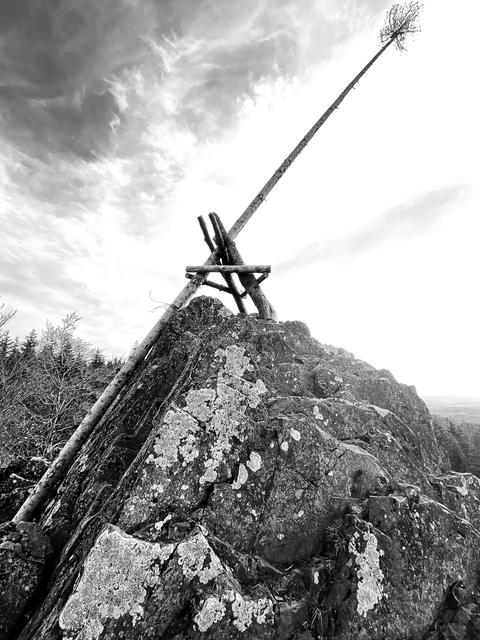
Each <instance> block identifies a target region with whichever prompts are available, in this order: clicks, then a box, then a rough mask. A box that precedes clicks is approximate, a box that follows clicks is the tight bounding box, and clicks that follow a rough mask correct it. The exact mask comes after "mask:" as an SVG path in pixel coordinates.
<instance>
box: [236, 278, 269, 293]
mask: <svg viewBox="0 0 480 640" xmlns="http://www.w3.org/2000/svg"><path fill="white" fill-rule="evenodd" d="M268 276H269V274H268V273H262V275H261V276H260V277H259V278H257V279H256V282H257V284H261V283H262V282H263V281H264V280H266V279H267V278H268ZM240 296H241V297H242V298H246V297H247V296H248V291H246V290H245V291H243V293H241V294H240Z"/></svg>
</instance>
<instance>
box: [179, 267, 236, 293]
mask: <svg viewBox="0 0 480 640" xmlns="http://www.w3.org/2000/svg"><path fill="white" fill-rule="evenodd" d="M185 277H186V278H188V279H189V280H191V279H192V278H194V277H195V276H194V275H193V273H186V274H185ZM203 284H204V285H206V286H207V287H212V288H213V289H218V291H223V292H224V293H231V291H230V289H229V288H228V287H225V286H224V285H223V284H217V283H216V282H212V281H211V280H205V282H204V283H203ZM240 297H245V296H244V295H243V294H242V295H241V296H240Z"/></svg>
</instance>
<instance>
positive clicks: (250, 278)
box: [208, 213, 277, 320]
mask: <svg viewBox="0 0 480 640" xmlns="http://www.w3.org/2000/svg"><path fill="white" fill-rule="evenodd" d="M208 216H209V218H210V220H212V219H215V221H216V223H215V224H216V225H218V227H219V229H220V232H221V234H222V238H223V241H224V243H225V247H226V249H227V252H228V257H229V260H230V261H231V262H234V263H235V266H236V268H238V266H239V265H243V264H244V262H243V260H242V256H241V255H240V252H239V250H238V249H237V245H236V244H235V242H234V241H233V239H232V238H230V236H229V235H228V233H227V230H226V229H225V227H224V226H223V224H222V221H221V220H220V216H218V215H217V214H216V213H209V214H208ZM258 266H260V265H257V267H258ZM270 270H271V269H270V267H268V268H267V269H265V270H264V269H262V270H260V269H258V270H257V271H256V273H261V272H263V273H270ZM237 273H238V277H239V279H240V282H241V283H242V285H243V286H244V288H245V291H246V292H247V293H248V295H249V296H250V298H251V299H252V302H253V304H254V305H255V306H256V307H257V309H258V313H259V315H260V317H261V318H263V319H264V320H268V319H271V320H276V319H277V314H276V312H275V309H274V308H273V306H272V305H271V304H270V302H269V301H268V299H267V297H266V295H265V294H264V293H263V291H262V290H261V289H260V286H259V284H258V282H257V279H256V278H255V276H254V275H253V273H252V272H251V270H250V269H249V268H248V269H247V270H239V271H237Z"/></svg>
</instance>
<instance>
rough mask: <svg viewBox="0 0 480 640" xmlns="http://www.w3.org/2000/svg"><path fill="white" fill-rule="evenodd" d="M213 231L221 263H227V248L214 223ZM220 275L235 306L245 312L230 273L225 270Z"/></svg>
mask: <svg viewBox="0 0 480 640" xmlns="http://www.w3.org/2000/svg"><path fill="white" fill-rule="evenodd" d="M213 231H214V233H215V242H216V243H217V247H218V250H219V252H220V258H221V260H222V262H223V265H224V266H225V265H226V264H227V263H228V254H227V249H226V247H225V243H224V242H223V237H222V233H221V231H220V229H219V227H218V226H217V225H215V224H214V225H213ZM222 275H223V277H224V279H225V282H226V283H227V285H228V287H229V289H230V293H231V294H232V296H233V297H234V300H235V302H236V303H237V307H238V309H239V311H240V313H247V310H246V308H245V305H244V304H243V300H242V298H241V296H240V292H239V290H238V289H237V285H236V284H235V280H234V279H233V276H232V274H231V273H229V272H228V271H227V272H222Z"/></svg>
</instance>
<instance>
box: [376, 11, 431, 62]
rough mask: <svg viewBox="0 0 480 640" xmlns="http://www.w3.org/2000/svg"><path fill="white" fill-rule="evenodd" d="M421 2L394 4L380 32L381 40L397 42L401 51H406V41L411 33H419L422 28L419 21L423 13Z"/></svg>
mask: <svg viewBox="0 0 480 640" xmlns="http://www.w3.org/2000/svg"><path fill="white" fill-rule="evenodd" d="M422 8H423V5H422V3H421V2H407V3H405V4H394V5H393V6H392V8H391V9H390V10H389V11H388V13H387V17H386V19H385V24H384V25H383V28H382V30H381V31H380V40H381V41H382V43H383V42H388V41H389V40H395V45H396V46H397V48H398V49H399V50H400V51H405V39H406V37H407V36H408V35H409V34H411V33H418V32H419V31H420V26H419V24H418V22H417V19H418V17H419V15H420V12H421V11H422Z"/></svg>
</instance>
